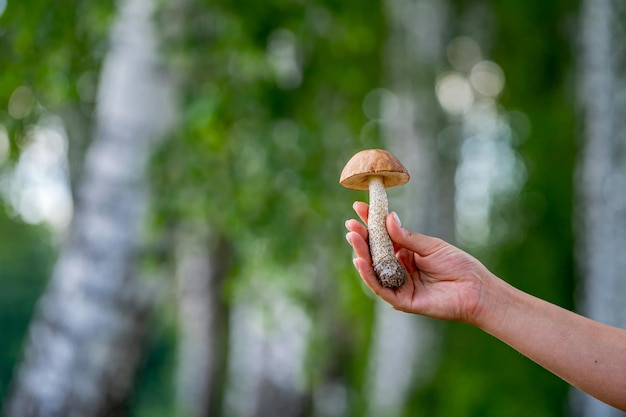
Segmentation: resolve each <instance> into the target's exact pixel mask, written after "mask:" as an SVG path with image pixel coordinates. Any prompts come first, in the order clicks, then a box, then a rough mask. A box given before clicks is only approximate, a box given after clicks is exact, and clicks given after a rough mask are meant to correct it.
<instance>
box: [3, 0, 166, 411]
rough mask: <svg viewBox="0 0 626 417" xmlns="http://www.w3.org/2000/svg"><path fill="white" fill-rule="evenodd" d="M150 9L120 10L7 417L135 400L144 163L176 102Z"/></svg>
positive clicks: (142, 300) (142, 303) (143, 3)
mask: <svg viewBox="0 0 626 417" xmlns="http://www.w3.org/2000/svg"><path fill="white" fill-rule="evenodd" d="M52 7H57V6H52ZM152 9H153V4H152V1H151V0H126V1H121V2H120V9H119V14H118V16H117V20H116V24H115V26H114V28H113V30H112V35H111V49H110V51H109V53H108V55H107V57H106V60H105V63H104V68H103V72H102V79H101V82H100V88H99V97H98V111H97V131H96V135H95V138H94V140H93V142H92V144H91V146H90V149H89V150H88V152H87V155H86V161H85V166H84V177H83V179H82V181H81V184H80V187H79V192H78V196H77V200H78V201H77V204H76V210H75V217H74V220H73V224H72V225H71V232H70V236H69V238H68V241H67V242H66V244H65V246H64V248H63V250H62V252H61V254H60V257H59V259H58V261H57V263H56V265H55V268H54V271H53V273H52V277H51V281H50V283H49V286H48V288H47V289H46V291H45V294H44V295H43V297H42V299H41V300H40V303H39V306H38V312H37V314H36V317H35V318H34V321H33V323H32V325H31V328H30V331H29V338H28V341H27V346H26V352H25V358H24V362H23V363H22V364H21V366H20V367H19V372H18V373H17V376H16V380H15V382H14V387H13V391H12V396H11V397H10V401H9V402H8V404H7V406H6V408H5V413H6V415H7V416H9V417H18V416H19V417H25V416H46V417H50V416H59V417H60V416H63V417H73V416H76V417H78V416H80V417H89V416H105V415H106V416H111V415H118V414H120V413H121V412H122V410H123V408H124V405H125V402H126V401H127V399H128V396H129V393H130V390H131V387H132V384H133V377H134V374H135V370H136V369H137V366H138V363H139V359H140V357H141V350H142V336H143V334H144V331H145V325H146V317H147V313H148V306H149V302H148V300H147V297H146V296H145V295H144V296H142V295H141V293H140V291H139V283H138V281H137V276H136V274H137V269H136V258H137V250H138V247H139V245H140V242H141V226H142V222H143V219H144V212H145V209H146V201H147V192H146V175H145V174H146V173H145V169H146V162H147V159H148V155H149V151H150V149H151V147H152V146H153V143H154V141H155V139H156V138H157V137H159V136H160V135H161V134H162V133H163V132H164V130H165V129H166V128H167V126H168V125H169V124H170V117H169V116H170V114H171V111H170V109H169V108H168V105H169V104H170V103H172V98H171V94H170V93H171V91H170V89H169V88H168V85H169V81H168V79H165V78H164V77H163V75H164V74H162V73H161V72H160V71H159V67H158V60H157V58H158V56H157V51H156V44H155V36H154V33H153V28H152V26H151V14H152Z"/></svg>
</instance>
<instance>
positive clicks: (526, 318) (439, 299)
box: [346, 202, 626, 411]
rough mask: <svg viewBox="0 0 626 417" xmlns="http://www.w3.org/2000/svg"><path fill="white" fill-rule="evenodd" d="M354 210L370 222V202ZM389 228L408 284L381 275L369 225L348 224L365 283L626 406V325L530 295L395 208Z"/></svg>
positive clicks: (408, 308) (396, 304)
mask: <svg viewBox="0 0 626 417" xmlns="http://www.w3.org/2000/svg"><path fill="white" fill-rule="evenodd" d="M353 208H354V210H355V211H356V213H357V214H358V216H359V217H360V218H361V220H362V221H363V222H365V223H366V224H367V216H368V206H367V204H365V203H361V202H357V203H355V204H354V206H353ZM386 225H387V230H388V232H389V235H390V237H391V240H392V241H393V243H394V248H395V250H396V257H397V258H398V260H399V261H400V263H401V264H402V265H403V266H404V268H406V270H407V272H408V276H409V280H408V282H407V283H406V284H405V285H404V286H403V287H401V288H397V289H391V288H387V287H383V286H382V285H381V284H380V283H379V282H378V280H377V279H376V276H375V274H374V271H373V269H372V262H371V258H370V254H369V249H368V246H367V243H366V242H367V236H368V232H367V229H366V227H365V226H364V225H363V224H362V223H360V222H359V221H357V220H355V219H350V220H348V221H346V228H347V229H348V233H347V235H346V239H347V240H348V243H350V245H351V246H352V248H353V249H354V252H355V254H356V258H355V259H354V265H355V267H356V269H357V270H358V271H359V274H360V275H361V278H362V279H363V281H364V282H365V284H366V285H367V286H368V287H369V288H370V289H371V290H372V291H373V292H374V293H375V294H377V295H378V296H379V297H380V298H382V299H383V300H385V301H386V302H388V303H389V304H391V306H392V307H393V308H395V309H396V310H400V311H404V312H407V313H413V314H420V315H424V316H428V317H432V318H435V319H441V320H455V321H461V322H465V323H468V324H471V325H473V326H476V327H478V328H480V329H482V330H484V331H485V332H487V333H489V334H491V335H493V336H495V337H496V338H498V339H500V340H501V341H503V342H504V343H506V344H508V345H509V346H511V347H513V348H514V349H516V350H517V351H519V352H520V353H522V354H523V355H525V356H527V357H528V358H530V359H531V360H533V361H535V362H537V363H538V364H539V365H541V366H543V367H544V368H546V369H548V370H549V371H551V372H552V373H554V374H556V375H558V376H559V377H561V378H562V379H564V380H565V381H567V382H568V383H569V384H571V385H573V386H575V387H577V388H578V389H580V390H582V391H584V392H586V393H588V394H590V395H592V396H594V397H596V398H597V399H599V400H600V401H603V402H605V403H607V404H609V405H611V406H613V407H615V408H618V409H620V410H622V411H626V395H624V393H625V392H626V330H623V329H620V328H616V327H612V326H608V325H605V324H602V323H598V322H596V321H593V320H590V319H588V318H586V317H583V316H581V315H578V314H575V313H573V312H571V311H569V310H565V309H563V308H561V307H558V306H556V305H554V304H551V303H549V302H547V301H544V300H541V299H539V298H536V297H534V296H532V295H529V294H527V293H524V292H522V291H520V290H518V289H516V288H514V287H512V286H511V285H509V284H507V283H506V282H505V281H503V280H501V279H500V278H498V277H497V276H495V275H494V274H493V273H491V272H490V271H489V270H488V269H487V268H485V267H484V266H483V265H482V264H481V263H480V262H479V261H478V260H476V259H475V258H473V257H472V256H470V255H469V254H467V253H466V252H463V251H462V250H460V249H458V248H456V247H454V246H452V245H450V244H448V243H446V242H445V241H443V240H441V239H437V238H433V237H429V236H426V235H422V234H420V233H417V232H413V231H410V230H407V229H405V228H403V227H402V226H401V225H400V223H399V220H398V219H397V216H396V215H395V213H392V214H390V215H389V216H387V219H386Z"/></svg>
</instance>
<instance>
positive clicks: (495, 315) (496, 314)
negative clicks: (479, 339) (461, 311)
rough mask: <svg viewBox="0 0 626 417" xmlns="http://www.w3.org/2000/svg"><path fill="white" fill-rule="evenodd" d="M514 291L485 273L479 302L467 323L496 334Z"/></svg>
mask: <svg viewBox="0 0 626 417" xmlns="http://www.w3.org/2000/svg"><path fill="white" fill-rule="evenodd" d="M515 291H516V290H515V288H514V287H512V286H511V285H509V284H508V283H507V282H505V281H503V280H502V279H500V278H498V277H497V276H495V275H493V274H492V273H491V272H487V276H486V277H484V278H483V279H482V287H481V293H480V298H479V302H478V304H477V306H476V309H475V311H474V314H473V315H472V317H471V319H470V320H469V323H470V324H472V325H474V326H476V327H478V328H479V329H482V330H484V331H486V332H487V333H490V334H494V333H497V331H498V329H499V328H500V327H502V326H504V323H505V322H506V320H507V315H508V312H509V310H510V307H511V305H512V304H513V300H514V298H515Z"/></svg>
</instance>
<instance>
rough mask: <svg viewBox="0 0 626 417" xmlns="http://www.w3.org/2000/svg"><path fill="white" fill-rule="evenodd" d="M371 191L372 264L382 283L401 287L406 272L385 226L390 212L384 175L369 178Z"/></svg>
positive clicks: (369, 226) (370, 231) (369, 221)
mask: <svg viewBox="0 0 626 417" xmlns="http://www.w3.org/2000/svg"><path fill="white" fill-rule="evenodd" d="M369 192H370V208H369V215H368V221H367V225H368V229H369V245H370V254H371V255H372V266H373V267H374V271H375V272H376V275H377V276H378V279H379V280H380V283H381V284H382V285H384V286H385V287H390V288H399V287H401V286H402V285H404V283H405V282H406V272H405V271H404V267H402V265H400V262H398V260H397V259H396V256H395V254H394V250H393V243H392V242H391V238H390V237H389V234H388V233H387V227H386V226H385V219H386V217H387V214H388V213H389V212H388V208H387V207H388V203H387V193H386V192H385V184H384V182H383V178H382V177H380V176H375V175H374V176H371V177H370V178H369Z"/></svg>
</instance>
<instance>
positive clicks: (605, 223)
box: [572, 0, 626, 417]
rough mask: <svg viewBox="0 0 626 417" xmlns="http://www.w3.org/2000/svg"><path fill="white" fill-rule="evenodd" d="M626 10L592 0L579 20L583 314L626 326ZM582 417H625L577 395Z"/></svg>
mask: <svg viewBox="0 0 626 417" xmlns="http://www.w3.org/2000/svg"><path fill="white" fill-rule="evenodd" d="M625 19H626V5H625V4H624V2H622V1H615V0H585V1H583V2H582V8H581V20H580V35H581V43H580V47H581V50H580V54H579V56H580V60H579V62H578V66H579V85H578V89H579V91H578V93H579V105H580V109H581V111H582V115H583V125H584V126H583V140H582V148H581V153H580V158H579V161H578V181H577V186H578V190H577V191H578V199H579V207H578V223H577V227H576V230H577V231H578V233H579V241H580V242H581V244H580V245H579V248H578V257H577V258H578V262H579V265H578V267H579V271H580V272H581V277H582V279H583V285H582V289H583V291H582V309H583V312H584V313H585V314H586V315H588V316H590V317H591V318H593V319H595V320H598V321H601V322H604V323H607V324H610V325H614V326H618V327H626V304H625V303H624V298H625V297H626V276H624V271H626V257H624V247H625V245H626V133H625V132H626V120H624V117H623V109H624V106H625V105H626V47H625V46H624V45H626V25H625V24H624V21H625ZM573 398H574V401H573V402H572V406H573V409H574V412H575V414H576V415H580V416H584V417H592V416H593V417H615V416H622V415H625V414H624V413H622V412H619V411H618V410H616V409H613V408H611V407H609V406H607V405H605V404H602V403H600V402H599V401H597V400H595V399H593V398H591V397H589V396H586V395H583V394H581V393H579V392H575V393H574V395H573Z"/></svg>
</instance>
